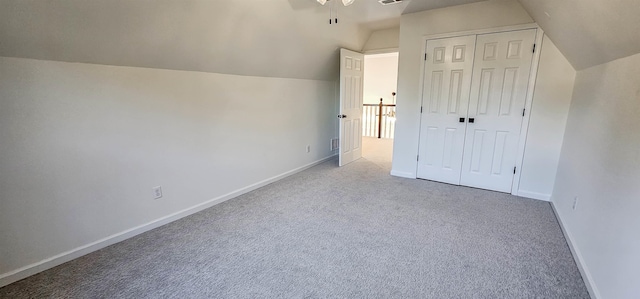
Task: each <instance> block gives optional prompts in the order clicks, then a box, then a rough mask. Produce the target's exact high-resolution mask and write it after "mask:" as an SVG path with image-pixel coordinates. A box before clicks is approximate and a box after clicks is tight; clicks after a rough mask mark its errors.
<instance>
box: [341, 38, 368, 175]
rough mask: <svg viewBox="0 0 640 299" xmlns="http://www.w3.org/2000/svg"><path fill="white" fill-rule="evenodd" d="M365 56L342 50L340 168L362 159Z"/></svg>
mask: <svg viewBox="0 0 640 299" xmlns="http://www.w3.org/2000/svg"><path fill="white" fill-rule="evenodd" d="M363 79H364V55H363V54H361V53H357V52H353V51H349V50H347V49H341V50H340V114H339V115H338V118H339V119H340V154H339V155H338V157H339V162H338V163H339V165H340V166H342V165H345V164H348V163H351V162H353V161H355V160H357V159H360V158H361V157H362V96H363V95H362V88H363Z"/></svg>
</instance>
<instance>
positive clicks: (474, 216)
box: [0, 159, 588, 298]
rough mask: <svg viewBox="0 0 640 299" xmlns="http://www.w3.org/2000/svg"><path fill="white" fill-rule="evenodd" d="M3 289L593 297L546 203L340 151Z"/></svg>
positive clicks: (106, 293) (7, 293)
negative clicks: (406, 172)
mask: <svg viewBox="0 0 640 299" xmlns="http://www.w3.org/2000/svg"><path fill="white" fill-rule="evenodd" d="M0 297H2V298H274V297H279V298H328V297H329V298H588V294H587V291H586V288H585V285H584V283H583V281H582V278H581V277H580V274H579V272H578V269H577V267H576V265H575V263H574V261H573V259H572V257H571V253H570V251H569V248H568V247H567V243H566V240H565V238H564V237H563V235H562V232H561V230H560V227H559V225H558V222H557V220H556V218H555V216H554V214H553V211H552V209H551V206H550V205H549V203H547V202H542V201H537V200H529V199H523V198H518V197H514V196H511V195H508V194H502V193H496V192H490V191H484V190H477V189H471V188H465V187H457V186H451V185H446V184H440V183H434V182H429V181H423V180H410V179H402V178H396V177H391V176H390V175H389V172H388V170H387V169H385V168H384V167H381V166H380V165H379V164H376V163H373V162H371V161H369V160H367V159H361V160H358V161H356V162H354V163H352V164H349V165H347V166H345V167H341V168H338V167H336V162H335V161H330V162H327V163H324V164H321V165H319V166H316V167H313V168H311V169H309V170H306V171H304V172H301V173H299V174H296V175H293V176H290V177H288V178H285V179H283V180H281V181H278V182H276V183H273V184H271V185H268V186H266V187H263V188H260V189H258V190H256V191H254V192H251V193H248V194H245V195H242V196H240V197H237V198H235V199H232V200H230V201H227V202H225V203H222V204H219V205H217V206H214V207H212V208H210V209H207V210H205V211H202V212H200V213H197V214H194V215H192V216H189V217H186V218H183V219H181V220H178V221H175V222H173V223H171V224H168V225H165V226H163V227H160V228H157V229H154V230H152V231H149V232H147V233H144V234H141V235H139V236H136V237H134V238H131V239H129V240H126V241H124V242H121V243H118V244H115V245H112V246H109V247H107V248H105V249H102V250H99V251H97V252H94V253H91V254H89V255H86V256H84V257H81V258H78V259H76V260H73V261H71V262H68V263H65V264H63V265H60V266H58V267H55V268H53V269H50V270H47V271H45V272H42V273H40V274H37V275H34V276H32V277H30V278H27V279H24V280H22V281H19V282H17V283H14V284H11V285H9V286H6V287H4V288H2V289H0Z"/></svg>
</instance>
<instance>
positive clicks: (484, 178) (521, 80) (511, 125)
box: [460, 29, 536, 193]
mask: <svg viewBox="0 0 640 299" xmlns="http://www.w3.org/2000/svg"><path fill="white" fill-rule="evenodd" d="M535 36H536V30H535V29H530V30H521V31H512V32H501V33H492V34H481V35H478V37H477V41H476V49H475V59H474V66H473V80H472V84H471V98H470V101H469V110H468V119H469V120H468V124H467V133H466V140H465V143H464V144H465V145H464V158H463V163H462V172H461V176H460V184H462V185H465V186H471V187H477V188H483V189H490V190H495V191H501V192H509V193H510V192H511V187H512V182H513V177H514V172H515V171H514V169H515V168H514V167H515V165H516V157H517V150H518V141H519V137H520V128H521V126H522V121H523V111H524V110H523V109H524V107H525V101H526V96H527V89H528V84H529V76H530V73H531V62H532V58H533V51H532V49H533V44H534V42H535ZM472 120H473V122H472Z"/></svg>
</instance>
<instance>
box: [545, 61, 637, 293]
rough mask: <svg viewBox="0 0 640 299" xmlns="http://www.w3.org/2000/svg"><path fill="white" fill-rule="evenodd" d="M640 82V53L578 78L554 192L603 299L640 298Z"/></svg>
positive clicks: (595, 67) (560, 212)
mask: <svg viewBox="0 0 640 299" xmlns="http://www.w3.org/2000/svg"><path fill="white" fill-rule="evenodd" d="M638 78H640V54H636V55H634V56H630V57H627V58H623V59H619V60H615V61H612V62H609V63H606V64H602V65H598V66H594V67H591V68H588V69H585V70H582V71H579V72H578V74H577V76H576V83H575V89H574V91H573V101H572V102H571V110H570V113H569V118H568V121H567V129H566V132H565V137H564V144H563V146H562V155H561V158H560V166H559V168H558V175H557V178H556V182H555V188H554V192H553V203H554V205H555V208H556V209H557V211H558V215H559V216H560V220H561V222H562V223H563V225H564V227H565V230H566V232H567V233H568V235H569V237H570V238H569V239H570V241H571V242H572V245H573V247H574V250H575V252H576V254H577V256H579V257H580V260H581V261H582V265H581V266H582V268H583V269H584V270H585V271H584V272H585V273H586V274H587V280H588V282H591V286H592V291H594V293H595V294H596V296H597V298H638V295H639V294H640V284H638V278H639V277H640V254H638V253H639V252H640V233H639V230H638V228H640V217H638V211H640V117H639V116H640V85H639V84H638ZM576 197H577V198H578V200H577V205H576V208H575V209H573V204H574V199H575V198H576Z"/></svg>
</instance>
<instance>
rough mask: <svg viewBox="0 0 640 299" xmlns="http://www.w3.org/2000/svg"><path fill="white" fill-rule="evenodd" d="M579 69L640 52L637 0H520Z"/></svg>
mask: <svg viewBox="0 0 640 299" xmlns="http://www.w3.org/2000/svg"><path fill="white" fill-rule="evenodd" d="M518 1H519V2H520V3H521V4H522V6H524V8H525V9H526V10H527V12H528V13H529V15H531V17H532V18H533V19H534V20H535V21H536V22H537V23H538V25H540V27H542V29H543V30H544V31H545V33H546V34H547V35H548V36H549V38H551V40H552V41H553V42H554V43H555V44H556V46H557V47H558V49H560V51H561V52H562V54H564V55H565V57H567V59H568V60H569V61H570V62H571V64H572V65H573V67H574V68H575V69H577V70H581V69H584V68H588V67H591V66H594V65H598V64H602V63H605V62H609V61H612V60H615V59H618V58H622V57H627V56H630V55H633V54H636V53H640V1H638V0H518Z"/></svg>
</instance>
